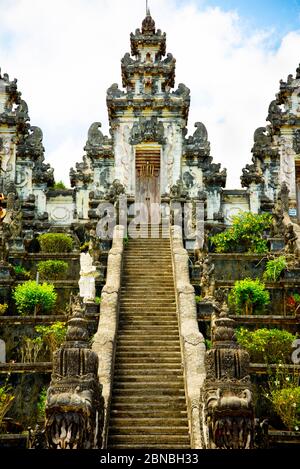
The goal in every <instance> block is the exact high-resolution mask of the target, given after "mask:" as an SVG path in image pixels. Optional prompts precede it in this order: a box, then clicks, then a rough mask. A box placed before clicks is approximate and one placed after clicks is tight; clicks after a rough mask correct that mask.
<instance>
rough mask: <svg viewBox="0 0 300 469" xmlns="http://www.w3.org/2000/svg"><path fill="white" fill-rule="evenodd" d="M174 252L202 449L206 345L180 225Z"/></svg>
mask: <svg viewBox="0 0 300 469" xmlns="http://www.w3.org/2000/svg"><path fill="white" fill-rule="evenodd" d="M171 251H172V262H173V272H174V281H175V291H176V303H177V314H178V322H179V331H180V342H181V351H182V360H183V367H184V378H185V379H184V381H185V391H186V399H187V408H188V417H189V429H190V435H191V447H192V448H193V449H202V448H203V439H202V436H201V426H200V419H201V418H202V417H201V415H200V390H201V388H202V385H203V382H204V379H205V366H204V356H205V344H204V338H203V336H202V334H201V333H200V332H199V328H198V323H197V308H196V302H195V291H194V287H193V286H192V285H191V283H190V279H189V266H188V253H187V251H186V250H185V249H184V247H183V241H182V230H181V228H180V227H179V226H173V227H171Z"/></svg>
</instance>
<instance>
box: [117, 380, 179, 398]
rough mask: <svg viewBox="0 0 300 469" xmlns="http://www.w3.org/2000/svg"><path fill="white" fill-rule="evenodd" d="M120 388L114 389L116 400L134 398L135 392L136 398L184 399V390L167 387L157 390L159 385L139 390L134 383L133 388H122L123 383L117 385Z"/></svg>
mask: <svg viewBox="0 0 300 469" xmlns="http://www.w3.org/2000/svg"><path fill="white" fill-rule="evenodd" d="M117 384H118V387H113V393H114V395H115V397H116V398H118V397H127V396H132V395H133V391H134V397H135V398H137V397H148V398H151V399H152V398H154V397H156V396H158V397H171V396H174V397H176V398H177V397H184V395H185V394H184V389H181V388H180V389H178V388H177V387H174V388H172V387H166V388H160V389H157V383H156V387H153V388H150V387H149V389H148V388H147V389H145V388H142V387H141V388H140V389H139V388H138V386H137V385H136V384H134V383H133V386H132V387H130V386H128V385H126V386H124V387H122V384H121V383H117Z"/></svg>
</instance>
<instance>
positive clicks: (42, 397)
mask: <svg viewBox="0 0 300 469" xmlns="http://www.w3.org/2000/svg"><path fill="white" fill-rule="evenodd" d="M46 401H47V388H46V387H43V389H42V390H41V392H40V394H39V399H38V403H37V412H38V417H39V419H44V418H45V409H46Z"/></svg>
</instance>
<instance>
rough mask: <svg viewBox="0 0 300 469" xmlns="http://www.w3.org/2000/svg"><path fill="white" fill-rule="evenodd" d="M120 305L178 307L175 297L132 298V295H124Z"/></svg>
mask: <svg viewBox="0 0 300 469" xmlns="http://www.w3.org/2000/svg"><path fill="white" fill-rule="evenodd" d="M120 303H121V304H125V305H127V304H129V303H131V304H132V305H137V306H140V305H145V306H148V304H152V305H154V306H157V305H162V306H168V305H172V306H174V305H176V301H175V296H174V295H173V298H168V299H166V298H157V296H156V295H155V297H154V298H139V299H138V298H132V296H131V295H127V294H126V293H124V294H123V295H122V296H121V300H120Z"/></svg>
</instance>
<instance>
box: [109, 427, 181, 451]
mask: <svg viewBox="0 0 300 469" xmlns="http://www.w3.org/2000/svg"><path fill="white" fill-rule="evenodd" d="M186 433H187V434H185V435H176V434H175V435H170V434H161V433H158V434H156V435H148V434H146V435H141V434H138V435H135V434H132V435H113V436H112V437H109V439H108V447H110V445H111V444H114V443H122V442H123V443H126V447H128V446H127V444H130V443H131V444H136V445H139V447H140V448H143V446H142V445H146V446H145V448H149V444H157V447H158V448H161V446H162V445H166V444H170V445H172V447H174V445H182V444H185V445H189V444H190V438H189V434H188V431H187V429H186Z"/></svg>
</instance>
